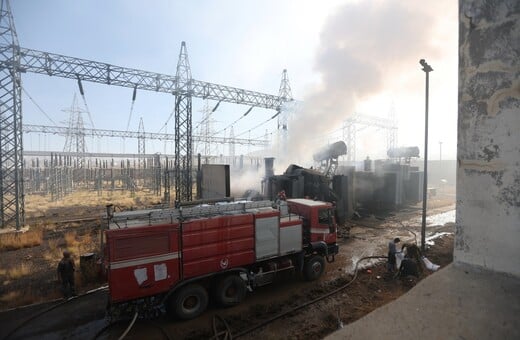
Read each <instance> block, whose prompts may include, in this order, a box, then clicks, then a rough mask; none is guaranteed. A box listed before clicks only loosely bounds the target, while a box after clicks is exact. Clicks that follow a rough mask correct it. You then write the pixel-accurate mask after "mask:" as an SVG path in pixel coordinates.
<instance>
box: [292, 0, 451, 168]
mask: <svg viewBox="0 0 520 340" xmlns="http://www.w3.org/2000/svg"><path fill="white" fill-rule="evenodd" d="M431 3H432V2H428V3H424V2H422V1H414V0H412V1H361V2H359V3H355V4H347V5H343V6H342V7H340V8H338V10H337V12H336V13H335V14H334V15H332V16H330V17H329V18H328V20H327V22H326V24H325V25H324V29H323V31H322V33H321V38H320V46H319V49H318V51H317V55H316V61H315V70H316V71H317V72H318V73H319V74H320V78H321V81H320V83H319V84H317V85H316V86H315V88H314V89H313V90H312V91H310V92H309V93H308V94H307V95H306V96H305V97H304V104H303V107H302V108H301V111H300V112H297V113H296V115H295V117H294V119H293V120H292V121H291V122H290V125H289V131H290V134H289V141H288V150H287V154H288V155H310V157H307V156H305V158H311V157H312V154H309V151H311V150H315V149H316V148H317V147H321V146H322V145H315V144H316V141H312V140H311V137H312V136H313V135H314V136H316V135H323V134H325V133H327V132H328V131H331V130H334V129H337V128H339V127H341V126H342V122H343V120H344V119H345V118H346V117H347V116H348V115H350V114H352V113H354V111H355V108H356V103H357V102H358V101H359V100H362V99H366V98H368V97H370V96H372V95H375V94H377V93H378V92H380V91H382V90H384V89H388V88H389V87H392V86H395V85H396V84H399V85H400V88H399V90H401V89H402V90H403V91H410V90H417V89H414V88H415V87H417V84H416V83H415V82H416V78H419V79H421V80H422V79H423V78H424V77H421V76H420V75H417V73H418V72H420V68H419V64H418V61H419V59H421V58H425V57H426V56H427V57H428V58H435V57H436V56H437V55H438V53H440V52H438V51H437V50H436V47H435V46H434V45H433V44H432V43H431V41H432V39H433V38H434V30H435V27H436V20H435V19H436V16H437V15H443V11H444V10H446V8H445V7H446V6H447V4H448V3H449V0H443V1H439V2H436V3H435V4H433V5H432V4H431ZM432 6H433V7H432ZM450 8H451V7H450ZM453 34H457V33H456V32H453ZM407 73H414V77H408V78H407V77H403V74H404V75H406V74H407ZM396 79H401V80H400V81H399V82H398V83H396ZM420 84H421V85H422V82H421V83H420ZM393 90H394V91H396V89H393ZM421 91H422V90H421ZM420 93H422V92H420ZM389 108H390V103H389V106H388V107H384V108H381V111H382V112H383V113H387V112H388V110H389ZM366 114H372V115H378V113H369V112H367V113H366ZM381 142H382V143H384V141H383V140H382V141H381ZM282 158H283V157H282ZM299 158H300V159H301V158H302V156H299ZM291 161H292V160H291V157H287V158H286V159H284V160H283V161H282V162H284V163H291Z"/></svg>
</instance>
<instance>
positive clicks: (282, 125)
mask: <svg viewBox="0 0 520 340" xmlns="http://www.w3.org/2000/svg"><path fill="white" fill-rule="evenodd" d="M278 97H280V100H281V101H282V102H281V103H280V108H279V112H280V115H279V116H278V136H279V137H280V139H281V141H280V144H281V150H287V147H286V146H287V134H288V133H287V121H288V120H289V117H288V116H289V112H288V110H287V108H284V107H283V105H282V104H283V103H285V102H289V101H292V100H293V96H292V91H291V85H290V84H289V76H288V75H287V70H286V69H284V70H283V72H282V81H281V83H280V91H279V92H278ZM279 147H280V146H279Z"/></svg>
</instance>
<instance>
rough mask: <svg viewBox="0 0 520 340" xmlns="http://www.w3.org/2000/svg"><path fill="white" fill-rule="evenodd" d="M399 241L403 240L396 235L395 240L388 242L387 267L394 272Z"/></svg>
mask: <svg viewBox="0 0 520 340" xmlns="http://www.w3.org/2000/svg"><path fill="white" fill-rule="evenodd" d="M399 242H401V240H400V239H399V237H396V238H394V240H393V241H390V242H388V262H387V264H386V268H387V270H388V272H390V273H393V272H394V270H395V263H396V261H395V254H396V253H397V244H398V243H399Z"/></svg>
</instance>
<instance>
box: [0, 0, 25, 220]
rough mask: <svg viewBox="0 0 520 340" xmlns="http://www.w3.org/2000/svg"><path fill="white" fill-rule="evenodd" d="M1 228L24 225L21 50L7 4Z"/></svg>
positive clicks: (2, 28)
mask: <svg viewBox="0 0 520 340" xmlns="http://www.w3.org/2000/svg"><path fill="white" fill-rule="evenodd" d="M0 46H1V47H0V65H1V67H0V166H1V170H0V214H1V215H0V220H1V221H0V222H1V226H0V227H2V228H3V227H6V226H10V225H14V226H16V229H20V227H22V226H23V225H24V222H25V213H24V206H25V204H24V193H23V157H22V156H23V143H22V136H23V133H22V97H21V96H22V93H21V90H22V84H21V75H20V46H19V44H18V37H17V36H16V30H15V27H14V21H13V17H12V15H11V6H10V4H9V1H8V0H2V3H1V5H0Z"/></svg>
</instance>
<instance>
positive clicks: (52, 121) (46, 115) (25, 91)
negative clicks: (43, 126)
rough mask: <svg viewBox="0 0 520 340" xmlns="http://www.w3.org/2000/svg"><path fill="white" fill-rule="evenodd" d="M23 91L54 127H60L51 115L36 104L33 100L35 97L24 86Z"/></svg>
mask: <svg viewBox="0 0 520 340" xmlns="http://www.w3.org/2000/svg"><path fill="white" fill-rule="evenodd" d="M22 91H23V92H24V93H25V94H26V95H27V97H29V99H30V100H31V101H32V102H33V104H34V105H36V107H37V108H38V110H40V112H41V113H43V115H44V116H45V117H47V119H48V120H50V121H51V123H52V124H54V125H58V124H56V122H55V121H54V120H52V118H51V117H49V115H48V114H47V113H45V111H43V109H42V108H41V107H40V105H38V103H36V101H35V100H34V99H33V97H31V95H30V94H29V92H27V90H26V89H25V88H24V87H23V86H22Z"/></svg>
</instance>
